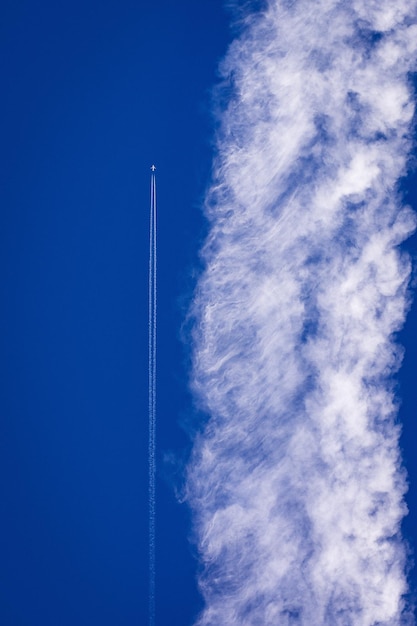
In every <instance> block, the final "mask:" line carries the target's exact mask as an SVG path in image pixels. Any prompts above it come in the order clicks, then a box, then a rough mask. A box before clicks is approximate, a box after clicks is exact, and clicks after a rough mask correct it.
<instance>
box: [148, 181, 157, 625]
mask: <svg viewBox="0 0 417 626" xmlns="http://www.w3.org/2000/svg"><path fill="white" fill-rule="evenodd" d="M148 299H149V346H148V348H149V368H148V369H149V414H148V422H149V424H148V427H149V439H148V460H149V486H148V489H149V496H148V497H149V626H154V624H155V469H156V466H155V435H156V178H155V174H154V172H152V174H151V205H150V219H149V291H148Z"/></svg>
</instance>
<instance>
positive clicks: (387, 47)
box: [185, 0, 417, 626]
mask: <svg viewBox="0 0 417 626" xmlns="http://www.w3.org/2000/svg"><path fill="white" fill-rule="evenodd" d="M235 4H240V3H235ZM248 4H250V3H242V5H244V7H247V6H248ZM258 6H259V3H258ZM263 6H264V10H263V11H262V12H258V13H254V14H250V13H245V10H246V9H243V10H242V12H241V13H240V15H239V16H238V17H239V24H240V28H241V33H240V35H239V37H238V38H237V39H236V40H235V41H234V42H233V43H232V45H231V47H230V49H229V51H228V54H227V56H226V58H225V60H224V61H223V63H222V66H221V72H222V76H223V83H222V84H221V85H220V87H219V98H218V101H219V107H221V106H223V109H222V110H221V111H220V113H219V116H220V117H219V135H218V143H217V156H216V159H215V163H214V169H213V182H212V185H211V188H210V189H209V191H208V194H207V198H206V203H205V211H206V215H207V218H208V220H209V222H210V231H209V235H208V238H207V241H206V244H205V246H204V249H203V251H202V255H203V259H204V263H205V269H204V271H203V273H202V275H201V277H200V280H199V283H198V287H197V290H196V294H195V299H194V304H193V311H192V312H193V316H194V320H195V324H194V331H193V332H194V334H193V372H192V387H193V391H194V394H195V397H196V400H197V402H198V405H199V408H200V409H201V410H202V411H203V412H204V413H205V414H207V416H208V419H207V422H206V424H205V426H204V427H203V428H202V429H201V432H200V433H199V434H198V435H197V437H196V438H195V442H194V449H193V454H192V457H191V460H190V463H189V467H188V474H187V484H186V494H185V497H186V498H187V499H188V502H189V503H190V506H191V508H192V512H193V516H194V532H195V541H196V544H197V546H198V551H199V555H200V560H201V567H200V572H201V574H200V579H199V585H200V589H201V593H202V595H203V597H204V601H205V608H204V609H203V611H202V613H201V615H200V617H199V619H198V621H197V624H198V626H219V625H220V624H221V625H226V624H227V626H258V625H259V626H260V625H262V626H264V625H274V626H275V625H280V626H281V625H289V624H300V625H303V626H342V625H343V626H346V625H352V626H371V625H373V626H376V625H377V624H378V625H385V626H388V625H389V626H399V625H400V624H412V623H414V620H413V616H412V609H411V608H410V607H408V606H407V602H406V594H407V580H406V568H407V552H406V546H405V544H404V542H403V540H402V537H401V532H400V526H401V521H402V518H403V517H404V515H405V514H406V505H405V502H404V494H405V492H406V475H405V470H404V468H403V466H402V461H401V456H400V449H399V445H398V438H399V434H400V429H399V426H398V423H397V401H396V398H395V397H394V394H393V382H392V377H393V373H395V371H396V370H397V369H398V368H399V366H400V362H401V349H400V347H399V346H397V345H396V344H395V342H394V336H395V333H396V332H397V331H398V330H399V329H400V328H401V326H402V325H403V323H404V319H405V315H406V312H407V308H408V306H409V294H408V281H409V275H410V262H409V259H408V257H407V255H405V253H403V252H401V250H400V249H399V244H401V242H402V241H404V239H406V238H407V237H408V236H409V234H410V233H411V232H412V231H413V230H414V227H415V219H414V215H413V214H412V212H411V210H410V209H409V208H407V207H405V206H404V205H403V203H402V199H401V196H400V193H399V190H398V189H399V186H398V181H399V179H400V178H401V177H402V176H404V174H405V172H406V166H407V158H408V154H409V152H410V149H411V135H412V132H411V131H412V128H411V124H412V118H413V114H414V105H413V94H412V88H411V85H410V82H409V80H410V79H409V75H410V72H411V71H414V70H415V67H416V50H417V27H416V25H415V21H416V11H417V4H416V0H396V1H395V2H392V0H265V2H264V3H263ZM225 100H227V104H226V105H224V102H225ZM222 103H223V104H222Z"/></svg>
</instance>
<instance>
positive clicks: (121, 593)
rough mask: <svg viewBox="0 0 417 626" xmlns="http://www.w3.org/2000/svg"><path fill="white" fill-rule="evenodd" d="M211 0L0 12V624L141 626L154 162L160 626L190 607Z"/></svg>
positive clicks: (33, 6)
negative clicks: (190, 467)
mask: <svg viewBox="0 0 417 626" xmlns="http://www.w3.org/2000/svg"><path fill="white" fill-rule="evenodd" d="M228 39H229V31H228V25H227V15H226V14H225V13H224V12H223V9H222V2H221V1H220V0H219V1H217V0H210V1H203V2H195V0H181V1H179V2H178V0H176V1H175V0H158V2H154V1H150V2H144V1H143V0H139V1H138V0H136V1H133V0H122V1H121V2H116V1H115V0H100V1H97V0H83V1H82V2H81V1H80V0H71V2H56V1H52V0H42V2H33V1H29V0H28V1H22V0H4V1H3V2H2V11H1V19H0V46H1V59H2V62H1V89H2V98H1V109H2V110H1V117H0V128H1V145H2V151H1V155H2V156H1V159H2V162H1V169H0V177H1V210H0V220H1V224H0V238H1V242H0V256H1V276H2V279H1V296H2V304H1V307H0V313H1V318H2V320H1V326H2V333H1V348H0V350H1V355H2V358H1V369H2V371H1V378H0V380H1V383H0V385H1V419H0V428H1V433H0V447H1V449H0V481H1V498H0V503H1V511H0V529H1V534H0V623H1V624H4V625H5V626H35V625H36V626H37V625H38V624H39V625H42V626H58V625H59V626H67V625H68V626H74V624H77V625H79V626H82V625H84V624H85V625H87V624H88V625H89V626H90V625H91V624H100V625H101V626H105V625H106V624H109V625H110V624H111V625H116V624H117V625H126V626H130V625H134V624H144V623H146V621H147V604H146V603H147V590H148V586H147V402H148V398H147V313H148V311H147V271H148V266H147V263H148V216H149V176H150V170H149V168H150V165H151V164H152V163H153V162H155V163H156V165H157V167H158V171H157V174H158V181H157V184H158V204H159V233H158V237H159V336H158V341H159V363H158V369H159V371H158V395H159V398H158V448H159V452H158V464H159V470H158V472H159V474H158V476H159V479H158V510H157V515H158V521H157V523H158V526H157V533H158V535H157V558H158V562H157V569H158V572H157V585H158V597H157V605H158V624H160V625H162V624H184V625H185V624H189V623H191V622H192V618H193V616H194V614H195V611H196V610H197V608H198V595H197V591H196V585H195V582H194V579H195V569H196V564H195V562H194V561H193V558H192V555H191V550H190V548H189V546H188V542H187V532H188V531H187V527H188V519H187V512H186V510H185V508H184V507H181V506H179V505H178V504H177V503H176V500H175V497H174V489H173V483H174V479H175V475H174V471H173V469H170V466H169V465H167V464H163V463H162V458H163V457H164V455H166V454H167V453H169V452H170V451H174V452H175V454H176V455H182V454H183V451H184V450H185V448H186V446H187V445H188V439H187V437H186V436H185V434H184V432H183V431H182V430H181V428H180V427H179V421H180V420H181V419H183V418H184V416H186V414H187V411H189V410H190V409H189V406H190V399H189V397H188V395H187V388H186V356H187V350H186V348H185V349H184V348H183V347H182V346H181V343H180V340H179V335H180V325H181V322H182V319H183V317H184V312H185V307H186V302H187V297H189V293H190V289H191V287H192V284H193V278H192V268H193V266H194V265H195V263H196V259H197V250H198V246H199V243H200V241H201V237H202V235H203V229H204V223H203V221H202V218H201V214H200V209H199V205H200V202H201V197H202V195H203V192H204V188H205V186H206V184H207V181H208V178H209V174H210V161H211V145H210V142H211V140H212V124H211V119H210V113H209V111H210V89H211V87H212V85H213V84H214V82H215V80H216V67H217V63H218V60H219V58H220V57H221V56H222V55H223V53H224V51H225V49H226V45H227V41H228Z"/></svg>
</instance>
